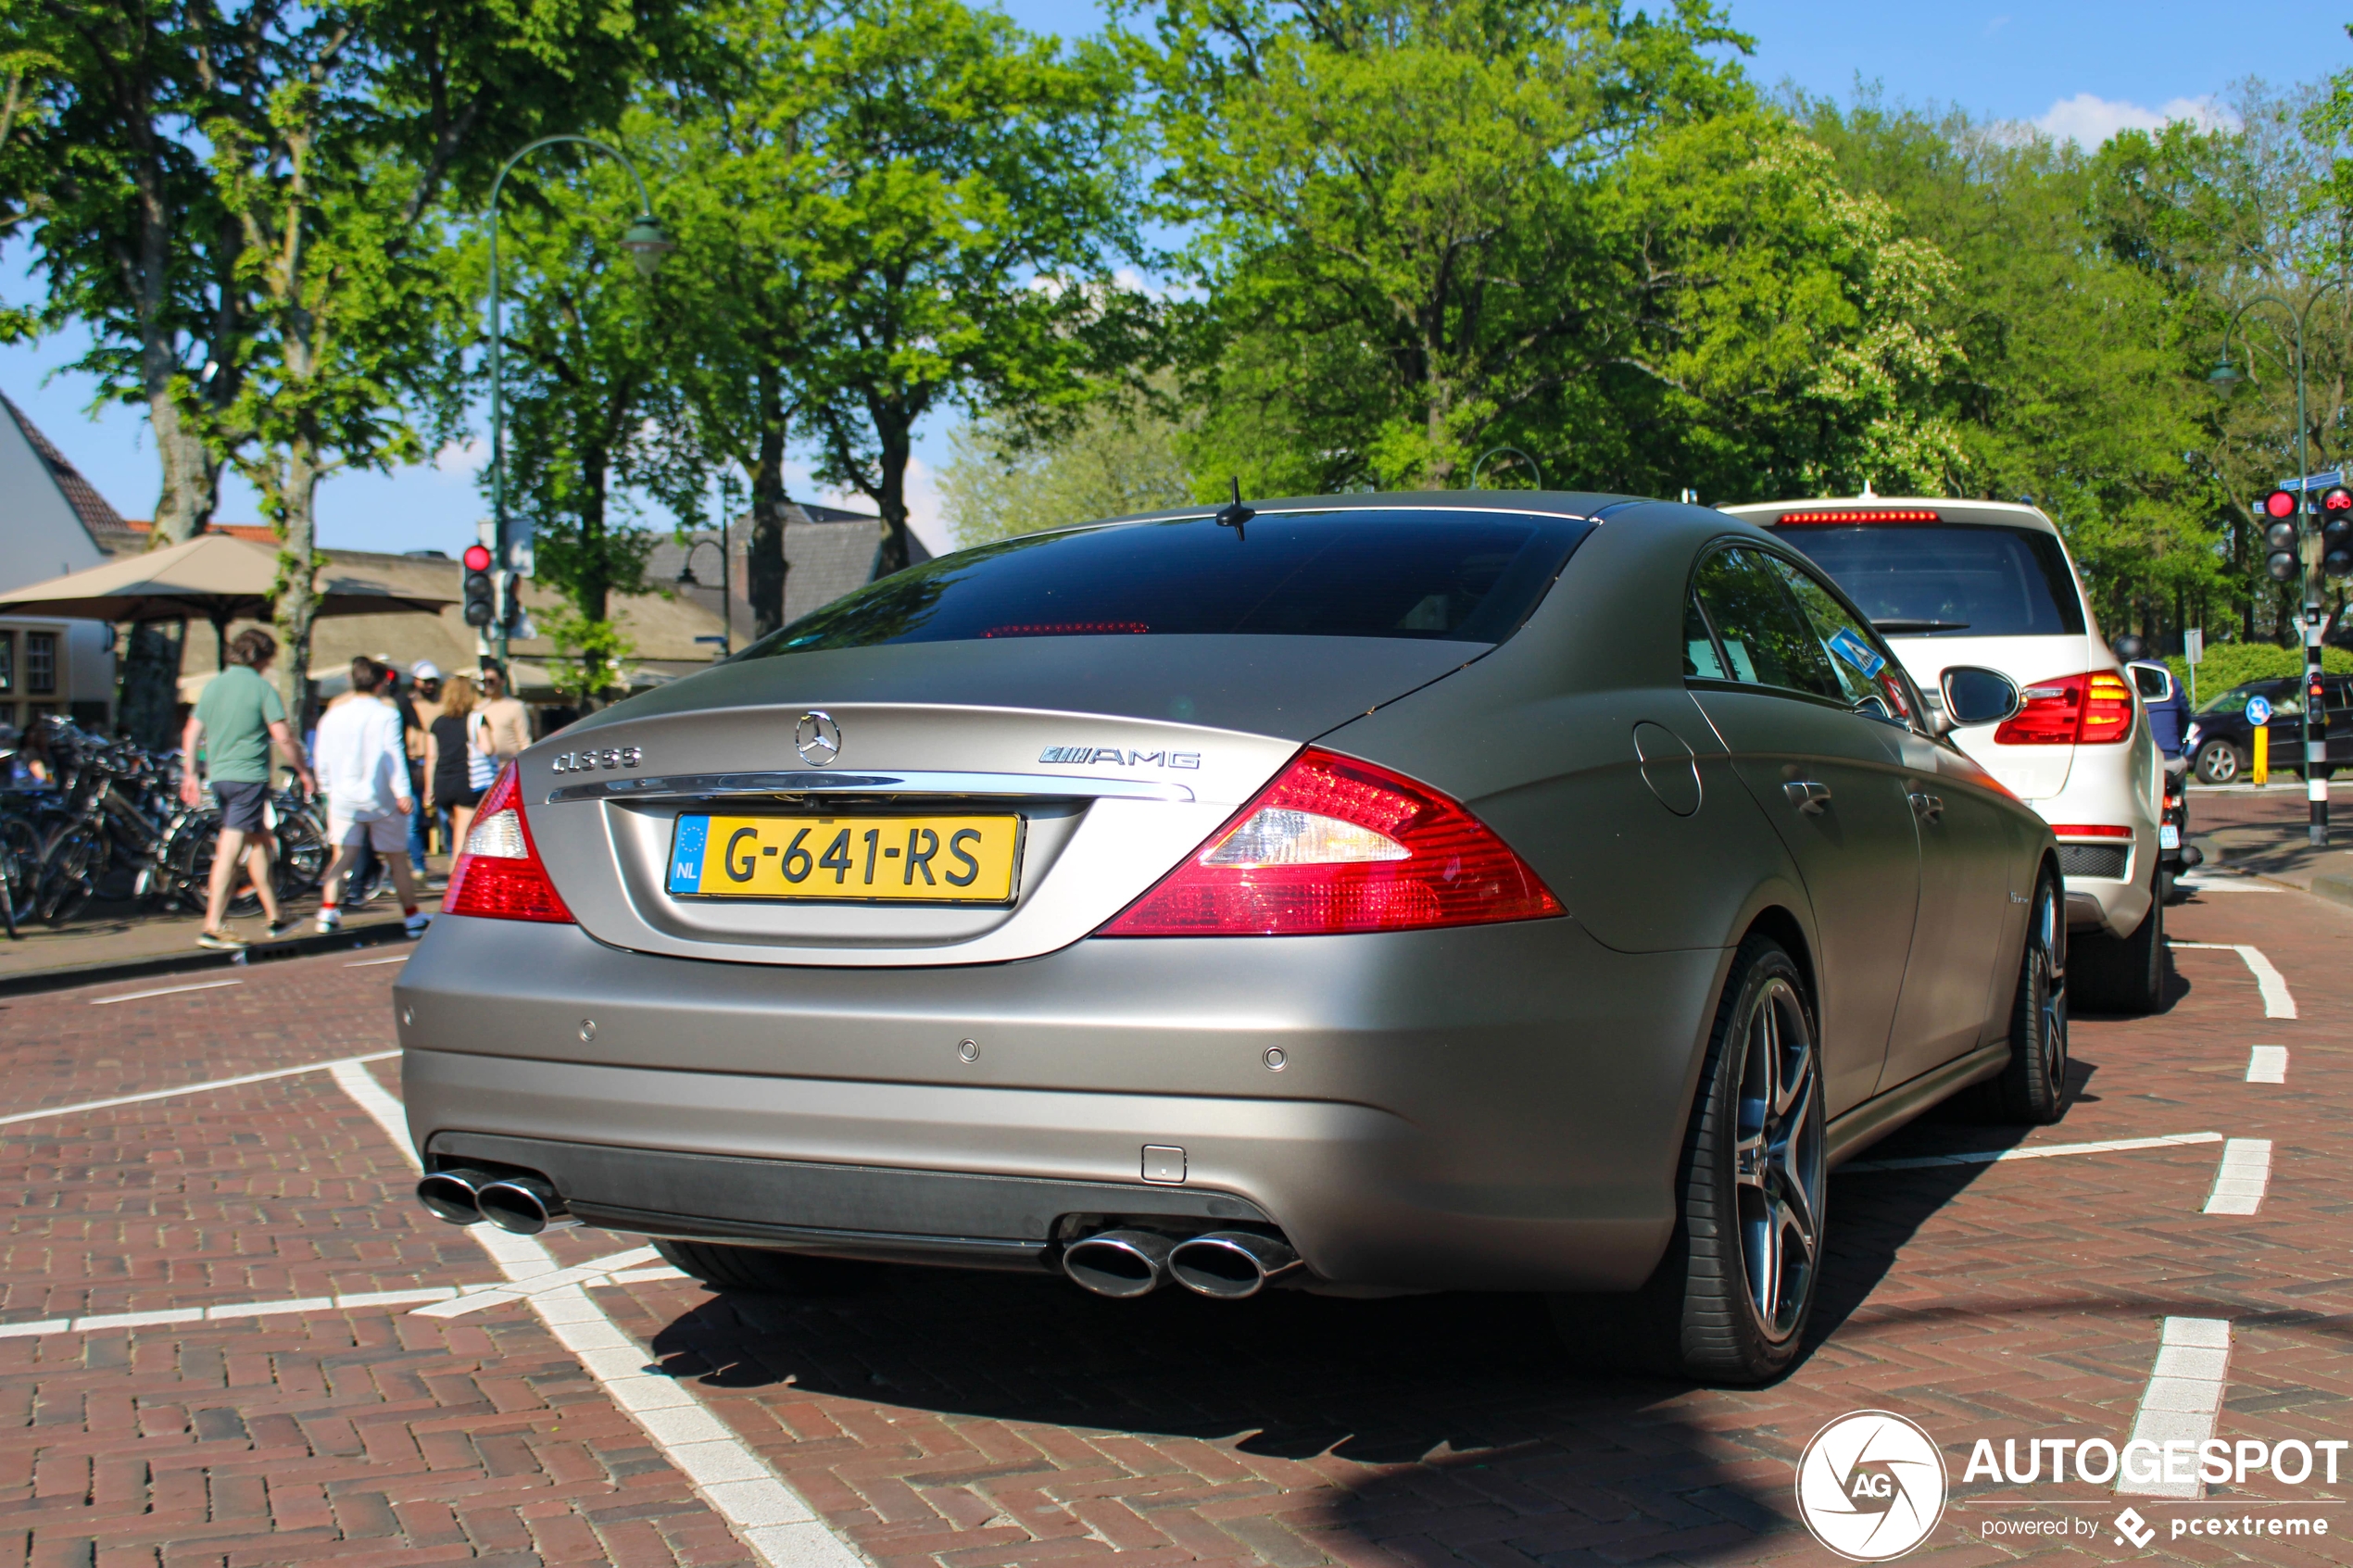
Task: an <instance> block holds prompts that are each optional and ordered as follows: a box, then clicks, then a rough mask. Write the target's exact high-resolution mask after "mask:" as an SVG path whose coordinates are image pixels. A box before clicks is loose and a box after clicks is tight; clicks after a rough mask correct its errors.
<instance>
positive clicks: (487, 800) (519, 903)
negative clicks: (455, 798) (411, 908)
mask: <svg viewBox="0 0 2353 1568" xmlns="http://www.w3.org/2000/svg"><path fill="white" fill-rule="evenodd" d="M441 912H442V913H443V914H445V915H480V916H482V917H483V918H484V919H486V920H536V921H547V922H550V923H553V924H558V925H570V924H572V923H573V919H572V911H571V910H570V909H566V908H564V901H563V898H562V897H561V896H560V894H558V893H557V891H556V884H554V883H552V882H550V881H548V880H547V867H546V866H544V865H542V864H540V861H539V850H538V847H537V846H535V845H534V844H533V843H532V841H531V824H530V823H529V822H525V821H524V820H523V814H522V784H519V783H518V782H517V781H516V778H515V765H514V764H513V763H512V762H510V763H508V764H507V765H506V767H505V768H504V769H502V770H500V771H499V774H498V777H497V780H495V781H494V782H493V783H492V784H491V786H490V790H489V793H488V794H486V795H484V797H482V805H481V806H480V807H479V808H478V809H476V810H475V812H474V820H473V822H472V825H471V826H470V827H469V828H468V829H467V830H466V842H465V843H464V844H463V845H462V846H460V847H459V850H458V855H457V859H453V860H451V861H450V862H449V886H448V890H447V891H446V892H445V893H443V894H442V896H441Z"/></svg>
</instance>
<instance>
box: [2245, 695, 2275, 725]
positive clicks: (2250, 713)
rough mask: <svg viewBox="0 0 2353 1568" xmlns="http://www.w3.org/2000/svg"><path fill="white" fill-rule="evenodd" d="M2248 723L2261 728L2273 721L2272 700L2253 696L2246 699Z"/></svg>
mask: <svg viewBox="0 0 2353 1568" xmlns="http://www.w3.org/2000/svg"><path fill="white" fill-rule="evenodd" d="M2246 721H2247V722H2248V723H2250V724H2254V725H2257V726H2258V727H2260V726H2262V725H2264V724H2268V723H2270V722H2271V698H2270V697H2267V696H2251V697H2248V698H2247V699H2246Z"/></svg>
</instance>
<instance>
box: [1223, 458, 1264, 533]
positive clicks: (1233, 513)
mask: <svg viewBox="0 0 2353 1568" xmlns="http://www.w3.org/2000/svg"><path fill="white" fill-rule="evenodd" d="M1257 515H1258V514H1257V513H1256V512H1254V511H1252V510H1251V509H1250V508H1248V507H1245V506H1243V505H1242V481H1241V475H1239V474H1236V475H1235V476H1234V498H1233V499H1232V500H1230V501H1228V502H1227V503H1226V504H1225V505H1224V506H1222V507H1220V508H1217V526H1218V527H1220V528H1230V529H1232V530H1233V531H1234V537H1235V538H1237V539H1240V540H1242V541H1244V542H1245V543H1247V542H1248V540H1249V538H1250V536H1249V535H1248V534H1246V533H1243V532H1242V524H1244V523H1246V522H1248V521H1250V520H1251V519H1252V518H1254V517H1256V516H1257Z"/></svg>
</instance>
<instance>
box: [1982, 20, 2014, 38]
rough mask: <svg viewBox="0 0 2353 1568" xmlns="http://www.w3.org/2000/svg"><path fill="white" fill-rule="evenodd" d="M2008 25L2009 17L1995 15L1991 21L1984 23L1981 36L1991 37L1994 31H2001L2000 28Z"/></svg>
mask: <svg viewBox="0 0 2353 1568" xmlns="http://www.w3.org/2000/svg"><path fill="white" fill-rule="evenodd" d="M2009 25H2010V19H2009V18H2007V17H1995V18H1994V19H1993V20H1992V21H1990V22H1987V23H1986V24H1985V31H1984V32H1983V34H1982V36H1983V37H1986V38H1991V37H1993V36H1994V34H1995V33H1997V32H1999V31H2002V29H2004V28H2006V27H2007V26H2009Z"/></svg>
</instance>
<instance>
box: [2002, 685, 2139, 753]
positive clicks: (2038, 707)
mask: <svg viewBox="0 0 2353 1568" xmlns="http://www.w3.org/2000/svg"><path fill="white" fill-rule="evenodd" d="M2019 695H2020V696H2022V697H2024V698H2025V699H2026V705H2025V706H2024V707H2022V708H2020V709H2019V710H2018V715H2017V717H2015V718H2013V719H2009V720H2007V721H2004V723H2003V725H2002V727H2001V728H2000V729H1998V730H1995V731H1994V744H1995V745H1997V746H2108V745H2111V744H2113V743H2115V742H2117V741H2120V740H2122V739H2124V738H2125V737H2126V736H2128V735H2130V734H2132V733H2133V688H2132V687H2130V686H2128V685H2126V684H2124V678H2123V677H2122V676H2120V675H2119V674H2117V673H2116V672H2115V671H2112V670H2094V671H2089V672H2088V673H2085V674H2082V675H2062V676H2060V677H2059V678H2058V679H2057V680H2052V681H2037V682H2036V683H2034V684H2032V685H2031V686H2029V687H2027V688H2026V689H2025V690H2024V691H2022V692H2020V694H2019Z"/></svg>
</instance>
